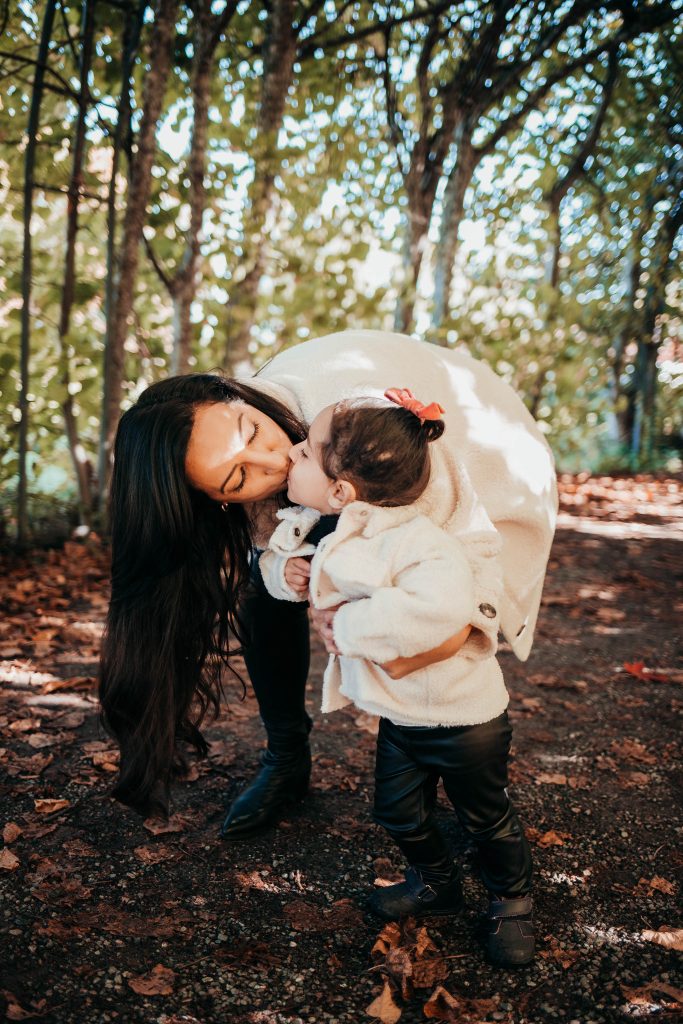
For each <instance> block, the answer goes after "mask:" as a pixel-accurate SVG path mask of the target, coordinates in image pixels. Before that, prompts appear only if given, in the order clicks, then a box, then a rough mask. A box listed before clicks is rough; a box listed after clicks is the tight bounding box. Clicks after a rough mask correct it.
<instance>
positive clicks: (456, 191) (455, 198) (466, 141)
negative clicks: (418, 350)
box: [432, 122, 479, 331]
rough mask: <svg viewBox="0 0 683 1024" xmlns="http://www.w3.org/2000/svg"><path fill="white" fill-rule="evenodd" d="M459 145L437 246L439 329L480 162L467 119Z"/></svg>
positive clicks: (445, 313)
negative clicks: (467, 199)
mask: <svg viewBox="0 0 683 1024" xmlns="http://www.w3.org/2000/svg"><path fill="white" fill-rule="evenodd" d="M456 144H457V147H458V155H457V159H456V164H455V167H454V168H453V170H452V171H451V173H450V174H449V175H448V180H447V182H446V189H445V192H444V200H443V212H442V216H441V227H440V230H439V240H438V242H437V246H436V259H435V266H434V305H433V309H432V327H433V328H434V329H435V330H436V331H440V330H441V328H442V327H443V325H444V322H445V321H446V318H447V316H448V312H449V308H450V294H451V284H452V282H453V269H454V265H455V254H456V252H457V250H458V242H459V238H458V234H459V232H460V224H461V223H462V219H463V215H464V212H465V193H466V192H467V189H468V188H469V185H470V183H471V181H472V178H473V176H474V170H475V168H476V166H477V163H478V162H479V156H478V154H477V151H476V150H475V149H474V147H473V146H472V129H471V127H470V126H469V124H468V123H467V122H464V123H462V124H461V125H459V127H458V131H457V133H456Z"/></svg>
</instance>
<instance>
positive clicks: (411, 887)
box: [368, 867, 463, 921]
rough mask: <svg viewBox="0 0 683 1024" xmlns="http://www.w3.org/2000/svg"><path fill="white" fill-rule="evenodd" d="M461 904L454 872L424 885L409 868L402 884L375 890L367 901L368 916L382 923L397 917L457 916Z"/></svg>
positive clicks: (460, 895) (415, 872)
mask: <svg viewBox="0 0 683 1024" xmlns="http://www.w3.org/2000/svg"><path fill="white" fill-rule="evenodd" d="M462 905H463V896H462V885H461V882H460V874H459V872H457V871H456V870H455V869H454V870H453V872H452V874H451V878H450V879H448V880H445V881H440V882H435V881H433V882H426V881H425V879H424V878H423V876H422V872H421V871H420V869H419V868H417V867H410V868H408V870H407V871H406V880H405V882H400V883H399V884H398V885H389V886H386V887H385V888H382V889H377V890H376V891H375V892H374V893H373V894H372V896H371V897H370V899H369V900H368V907H369V909H370V910H371V911H372V913H373V914H376V915H377V917H381V918H382V919H383V920H384V921H396V920H398V919H399V918H401V917H428V916H435V917H437V916H438V917H444V916H448V915H450V914H457V913H459V912H460V910H462Z"/></svg>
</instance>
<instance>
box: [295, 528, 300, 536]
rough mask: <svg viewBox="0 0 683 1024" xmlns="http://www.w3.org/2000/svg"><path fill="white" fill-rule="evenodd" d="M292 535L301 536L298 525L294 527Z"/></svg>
mask: <svg viewBox="0 0 683 1024" xmlns="http://www.w3.org/2000/svg"><path fill="white" fill-rule="evenodd" d="M294 536H295V537H300V536H301V529H300V527H298V526H295V527H294Z"/></svg>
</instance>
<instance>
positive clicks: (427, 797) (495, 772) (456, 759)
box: [374, 713, 532, 896]
mask: <svg viewBox="0 0 683 1024" xmlns="http://www.w3.org/2000/svg"><path fill="white" fill-rule="evenodd" d="M511 738H512V729H511V727H510V723H509V721H508V716H507V713H504V714H502V715H500V716H499V717H498V718H494V719H493V720H492V721H490V722H485V723H484V724H482V725H467V726H443V727H438V728H430V727H424V728H423V727H421V726H418V727H412V726H401V725H394V724H393V722H390V721H388V720H387V719H385V718H383V719H381V721H380V728H379V735H378V737H377V761H376V767H375V783H376V789H375V807H374V819H375V821H376V822H377V823H378V824H380V825H382V826H383V827H384V828H385V829H386V830H387V831H388V832H389V834H390V835H391V837H392V838H393V839H394V841H395V842H396V843H397V844H398V846H399V847H400V849H401V850H402V851H403V853H404V855H405V856H406V858H407V859H408V861H409V863H411V864H414V865H416V866H417V867H423V866H424V867H426V869H427V872H428V873H429V869H430V867H431V868H432V871H433V875H434V878H437V877H438V873H439V866H440V865H441V870H443V865H444V863H446V862H448V861H450V859H451V858H450V855H449V851H448V847H447V844H446V842H445V840H444V839H443V837H442V835H441V833H440V832H439V830H438V828H437V826H436V823H435V820H434V807H435V804H436V788H437V784H438V782H439V779H440V778H441V779H443V784H444V789H445V790H446V794H447V795H448V799H449V800H450V802H451V803H452V805H453V808H454V810H455V813H456V814H457V816H458V818H459V819H460V823H461V824H462V826H463V827H464V828H465V830H466V831H467V833H468V834H469V835H470V836H471V838H472V839H473V840H474V842H475V843H476V845H477V848H478V851H479V855H480V863H481V874H482V879H483V881H484V884H485V885H486V888H487V889H488V890H489V891H490V892H492V893H496V894H497V895H499V896H521V895H523V894H524V893H526V892H528V890H529V887H530V885H531V871H532V865H531V851H530V849H529V844H528V842H527V840H526V837H525V835H524V831H523V829H522V826H521V824H520V822H519V819H518V817H517V814H516V812H515V809H514V807H513V805H512V803H511V801H510V799H509V797H508V794H507V785H508V773H507V762H508V753H509V750H510V741H511Z"/></svg>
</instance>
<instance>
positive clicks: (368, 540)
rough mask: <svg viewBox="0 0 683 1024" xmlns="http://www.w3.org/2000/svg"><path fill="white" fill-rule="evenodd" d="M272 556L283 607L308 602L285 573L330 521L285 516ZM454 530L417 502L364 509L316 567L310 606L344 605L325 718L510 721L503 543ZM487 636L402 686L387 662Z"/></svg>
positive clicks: (273, 588)
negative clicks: (358, 714) (316, 529)
mask: <svg viewBox="0 0 683 1024" xmlns="http://www.w3.org/2000/svg"><path fill="white" fill-rule="evenodd" d="M278 518H279V519H280V520H281V522H280V525H279V526H278V527H277V528H276V529H275V531H274V533H273V536H272V538H271V542H270V545H269V548H268V550H267V551H266V552H264V554H263V555H262V556H261V561H260V567H261V573H262V575H263V580H264V582H265V585H266V587H267V589H268V590H269V591H270V593H271V594H272V595H273V596H274V597H277V598H279V599H281V600H289V601H301V600H304V598H302V597H300V596H299V595H298V594H297V593H296V592H295V591H294V590H292V589H291V588H290V587H289V586H288V584H287V582H286V580H285V576H284V569H285V565H286V562H287V559H288V558H294V557H297V556H305V555H306V554H308V553H309V551H310V545H309V544H308V543H306V535H307V533H308V532H309V530H310V529H312V527H313V526H314V525H315V523H316V522H317V519H318V518H319V515H318V513H316V512H315V511H314V510H312V509H309V508H302V507H300V506H297V507H296V508H290V509H284V510H282V511H281V512H279V513H278ZM458 519H459V524H460V526H461V527H462V528H463V530H464V532H463V533H462V534H461V535H460V536H459V537H458V538H456V537H454V536H451V535H450V534H447V533H446V532H445V531H444V530H442V529H440V528H439V527H438V526H435V525H434V523H432V522H431V521H430V520H429V519H427V518H426V516H424V515H421V514H420V513H419V512H417V511H416V508H415V505H404V506H401V507H400V508H381V507H379V506H377V505H369V504H367V503H366V502H362V501H354V502H352V503H351V504H350V505H348V506H347V507H346V508H345V509H344V510H343V512H342V513H341V515H340V517H339V522H338V524H337V527H336V529H335V531H334V533H331V534H329V535H328V536H326V537H324V538H323V539H322V540H321V541H320V543H319V545H318V547H317V549H316V551H315V554H314V555H313V560H312V562H311V579H310V600H311V602H312V604H313V605H314V606H315V607H316V608H332V607H335V606H336V605H338V604H340V603H341V602H347V603H346V604H342V607H341V608H340V609H339V610H338V611H337V612H336V614H335V616H334V639H335V643H336V645H337V647H338V648H339V650H340V652H341V656H340V657H337V656H335V655H331V656H330V659H329V661H328V663H327V668H326V670H325V676H324V680H323V696H322V710H323V711H335V710H336V709H337V708H341V707H344V706H345V705H346V704H348V703H350V702H353V703H354V704H355V705H356V706H357V707H359V708H362V709H363V710H364V711H368V712H369V713H370V714H373V715H382V716H383V717H384V718H388V719H390V720H391V721H392V722H395V723H396V724H399V725H422V726H438V725H477V724H479V723H481V722H488V721H490V720H491V719H492V718H496V717H497V716H498V715H500V714H501V713H502V712H503V711H504V710H505V708H506V707H507V704H508V693H507V690H506V689H505V684H504V682H503V675H502V672H501V670H500V666H499V665H498V662H497V661H496V658H495V656H494V655H495V652H496V647H497V634H498V627H499V622H500V618H499V612H498V609H499V604H500V597H501V592H502V580H501V574H500V560H499V557H498V556H499V552H500V546H501V545H500V539H499V537H498V535H497V534H496V533H495V532H491V531H490V530H484V531H481V530H478V531H476V530H475V531H469V532H468V531H467V529H466V528H467V525H468V523H467V521H463V518H461V517H460V516H458ZM470 623H471V624H472V625H473V626H474V627H475V630H473V631H472V633H471V634H470V638H469V639H468V640H467V641H466V643H465V644H464V646H463V647H462V648H461V650H460V651H459V652H458V654H457V655H455V657H453V658H448V659H447V660H445V661H441V662H438V663H437V664H435V665H430V666H429V667H427V668H425V669H420V670H419V671H417V672H412V673H410V674H409V675H407V676H404V677H403V678H402V679H398V680H394V679H391V678H390V677H389V676H388V675H387V674H386V673H385V672H383V671H382V669H381V668H380V664H381V663H384V662H386V661H390V660H392V659H393V658H399V657H411V656H412V655H415V654H421V653H422V652H424V651H426V650H431V649H432V648H434V647H438V646H439V645H440V644H442V643H443V642H444V641H445V640H447V639H448V638H449V637H451V636H453V635H454V634H455V633H458V632H459V631H460V630H461V629H462V628H463V627H464V626H466V625H468V624H470Z"/></svg>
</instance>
